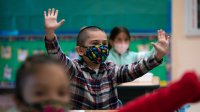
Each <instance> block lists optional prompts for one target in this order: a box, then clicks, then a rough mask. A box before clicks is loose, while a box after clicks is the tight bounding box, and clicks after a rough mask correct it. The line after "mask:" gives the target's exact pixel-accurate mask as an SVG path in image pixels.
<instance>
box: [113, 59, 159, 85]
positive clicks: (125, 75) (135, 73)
mask: <svg viewBox="0 0 200 112" xmlns="http://www.w3.org/2000/svg"><path fill="white" fill-rule="evenodd" d="M161 63H162V60H160V61H157V60H156V59H155V57H154V55H151V56H150V57H148V58H144V59H141V60H140V61H138V62H135V63H132V64H129V65H128V64H127V65H122V66H120V67H117V66H116V67H115V71H116V73H115V74H116V79H117V83H118V84H120V83H124V82H130V81H133V80H135V79H136V78H139V77H141V76H143V75H144V74H146V73H147V72H149V71H150V70H152V69H153V68H155V67H156V66H158V65H160V64H161Z"/></svg>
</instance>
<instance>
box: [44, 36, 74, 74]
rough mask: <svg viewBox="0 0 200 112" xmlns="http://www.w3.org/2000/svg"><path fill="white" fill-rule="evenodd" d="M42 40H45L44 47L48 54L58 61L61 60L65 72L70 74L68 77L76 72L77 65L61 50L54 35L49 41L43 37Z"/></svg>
mask: <svg viewBox="0 0 200 112" xmlns="http://www.w3.org/2000/svg"><path fill="white" fill-rule="evenodd" d="M44 41H45V47H46V50H47V53H48V55H50V56H52V57H55V58H56V59H58V60H59V61H61V62H62V63H64V64H65V65H66V70H67V73H68V74H69V75H70V78H71V77H72V76H73V75H74V74H76V72H77V69H76V68H77V67H76V64H75V62H74V61H72V60H71V59H69V57H67V56H66V55H65V53H64V52H63V51H62V50H61V48H60V45H59V43H58V40H57V37H56V36H55V38H54V39H53V40H51V41H50V40H47V39H46V37H45V40H44Z"/></svg>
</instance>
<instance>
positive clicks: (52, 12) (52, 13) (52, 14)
mask: <svg viewBox="0 0 200 112" xmlns="http://www.w3.org/2000/svg"><path fill="white" fill-rule="evenodd" d="M54 12H55V9H54V8H52V11H51V16H54Z"/></svg>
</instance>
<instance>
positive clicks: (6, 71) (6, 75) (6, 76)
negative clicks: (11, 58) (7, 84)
mask: <svg viewBox="0 0 200 112" xmlns="http://www.w3.org/2000/svg"><path fill="white" fill-rule="evenodd" d="M3 78H4V79H7V80H11V78H12V68H11V67H9V66H8V65H5V66H4V70H3Z"/></svg>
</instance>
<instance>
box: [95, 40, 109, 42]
mask: <svg viewBox="0 0 200 112" xmlns="http://www.w3.org/2000/svg"><path fill="white" fill-rule="evenodd" d="M91 42H101V40H91ZM103 42H107V40H103Z"/></svg>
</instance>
